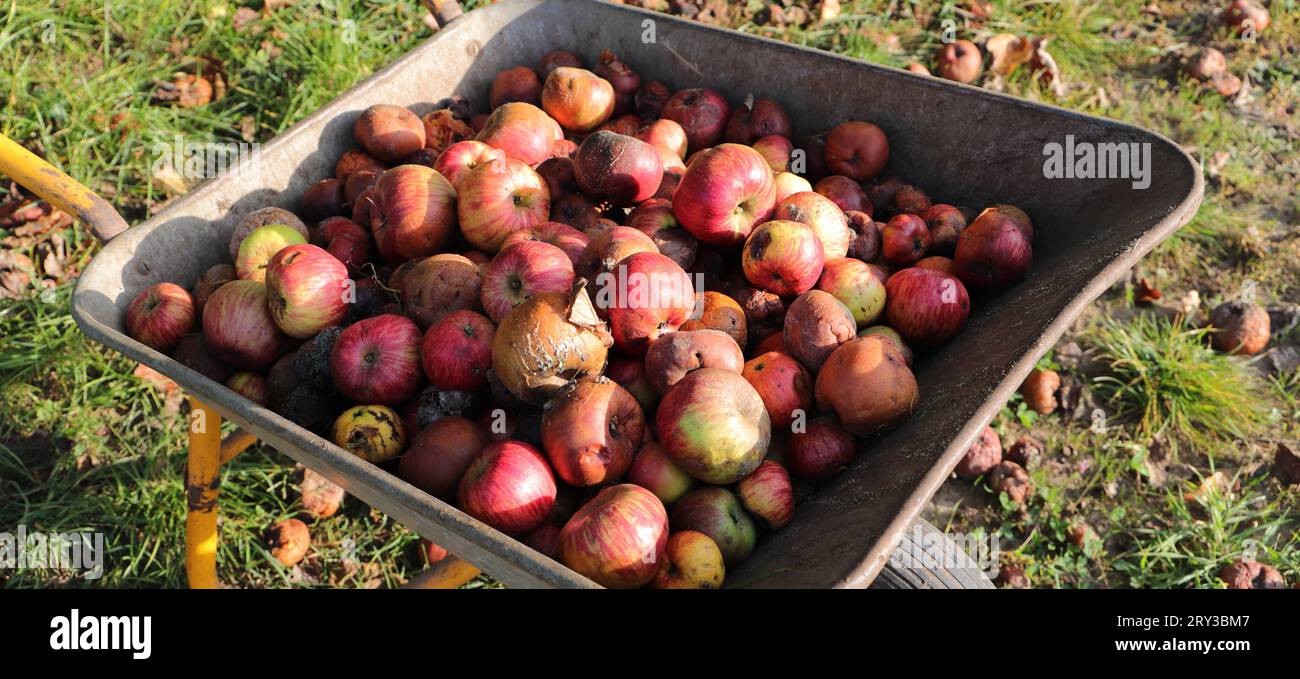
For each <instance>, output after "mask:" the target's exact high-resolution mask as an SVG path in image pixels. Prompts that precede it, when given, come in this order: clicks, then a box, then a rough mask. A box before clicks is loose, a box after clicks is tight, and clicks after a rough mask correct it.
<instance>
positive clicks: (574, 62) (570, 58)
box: [537, 50, 582, 80]
mask: <svg viewBox="0 0 1300 679" xmlns="http://www.w3.org/2000/svg"><path fill="white" fill-rule="evenodd" d="M561 66H569V67H572V68H582V59H579V58H578V55H576V54H574V53H573V52H569V51H566V50H551V51H550V52H547V53H546V54H543V55H542V60H541V61H540V62H538V64H537V77H538V78H540V79H542V80H546V76H548V75H550V74H551V71H554V70H555V69H557V68H559V67H561Z"/></svg>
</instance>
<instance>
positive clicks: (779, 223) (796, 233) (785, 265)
mask: <svg viewBox="0 0 1300 679" xmlns="http://www.w3.org/2000/svg"><path fill="white" fill-rule="evenodd" d="M825 260H826V255H825V251H824V250H823V248H822V241H821V239H819V238H818V237H817V233H816V232H814V231H813V230H812V229H811V228H810V227H808V226H807V225H805V224H800V223H799V222H791V221H785V220H780V219H774V220H772V221H770V222H764V223H763V224H759V225H758V227H757V228H755V229H754V231H753V232H752V233H750V234H749V238H748V239H746V240H745V247H744V248H743V249H742V250H741V254H740V265H741V269H742V271H744V273H745V278H746V279H748V280H749V282H750V283H753V284H754V285H756V286H758V287H760V288H762V289H764V290H767V291H769V292H772V293H774V294H776V295H780V296H782V297H792V296H795V295H801V294H803V293H805V292H807V291H808V290H811V289H812V287H813V286H814V285H816V284H817V278H818V277H819V276H820V275H821V273H822V263H823V262H824V261H825Z"/></svg>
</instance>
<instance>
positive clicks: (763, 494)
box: [736, 460, 794, 530]
mask: <svg viewBox="0 0 1300 679" xmlns="http://www.w3.org/2000/svg"><path fill="white" fill-rule="evenodd" d="M736 492H737V493H739V494H740V502H741V504H742V505H744V507H745V509H747V510H749V512H750V513H751V514H753V515H754V516H757V517H758V518H760V519H762V520H763V521H764V522H766V523H767V525H768V527H769V528H771V529H773V530H777V529H780V528H783V527H785V525H786V524H787V523H790V519H792V518H794V486H793V485H792V484H791V483H790V474H789V473H788V472H786V470H785V467H782V466H781V465H780V464H778V463H776V462H773V461H772V460H763V464H760V465H758V469H755V470H754V473H752V474H750V475H749V476H746V477H745V478H743V479H741V480H740V482H739V483H737V484H736Z"/></svg>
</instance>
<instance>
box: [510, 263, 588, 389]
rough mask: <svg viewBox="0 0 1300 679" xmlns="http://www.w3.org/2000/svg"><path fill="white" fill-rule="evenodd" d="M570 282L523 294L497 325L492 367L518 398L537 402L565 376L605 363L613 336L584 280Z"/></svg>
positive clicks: (570, 376)
mask: <svg viewBox="0 0 1300 679" xmlns="http://www.w3.org/2000/svg"><path fill="white" fill-rule="evenodd" d="M574 287H575V290H574V291H572V292H567V293H562V292H544V293H541V294H538V295H534V296H532V297H530V298H528V299H527V300H526V301H524V303H523V304H520V305H519V306H517V307H515V308H514V309H513V310H511V312H510V313H508V314H506V317H505V318H503V319H501V323H500V324H499V325H498V326H497V332H496V335H494V336H493V338H492V371H493V373H494V374H495V375H496V377H497V379H499V380H500V382H501V384H502V386H504V387H505V388H506V389H507V390H508V391H509V392H510V393H511V394H513V395H514V396H515V398H518V399H520V400H521V401H524V402H526V403H531V404H533V405H541V404H543V403H545V402H546V400H547V399H549V398H550V397H551V396H552V395H553V394H554V393H555V392H556V391H557V390H559V388H560V387H562V386H564V384H565V383H567V382H569V381H570V380H572V379H574V378H576V377H581V376H583V375H599V374H600V372H601V370H602V369H603V368H604V367H605V358H606V355H607V353H608V348H609V346H610V344H612V343H613V342H612V340H611V338H610V336H609V332H608V330H607V329H606V327H605V324H604V323H602V322H601V321H600V318H599V317H598V316H596V312H595V309H594V307H593V306H592V304H591V299H590V297H589V296H588V295H587V291H586V286H585V284H584V283H583V282H581V281H579V283H578V284H577V285H575V286H574Z"/></svg>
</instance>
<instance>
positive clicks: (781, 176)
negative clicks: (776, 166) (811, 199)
mask: <svg viewBox="0 0 1300 679" xmlns="http://www.w3.org/2000/svg"><path fill="white" fill-rule="evenodd" d="M773 182H774V183H775V184H776V202H778V203H780V202H781V201H783V200H785V199H786V198H788V197H790V196H793V195H794V194H796V193H802V192H804V191H812V190H813V187H812V184H809V183H808V180H807V179H804V178H803V177H800V176H799V175H797V174H791V173H789V172H781V173H778V174H777V175H776V177H775V178H774V179H773Z"/></svg>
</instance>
